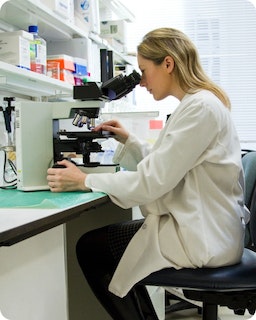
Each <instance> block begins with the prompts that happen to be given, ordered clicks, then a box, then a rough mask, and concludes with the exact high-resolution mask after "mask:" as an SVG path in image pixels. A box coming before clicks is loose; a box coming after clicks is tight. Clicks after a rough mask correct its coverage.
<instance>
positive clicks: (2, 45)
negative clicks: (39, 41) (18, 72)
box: [0, 30, 33, 70]
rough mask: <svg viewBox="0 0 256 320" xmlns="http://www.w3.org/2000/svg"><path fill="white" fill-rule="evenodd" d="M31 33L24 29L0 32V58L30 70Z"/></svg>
mask: <svg viewBox="0 0 256 320" xmlns="http://www.w3.org/2000/svg"><path fill="white" fill-rule="evenodd" d="M31 40H33V35H32V34H31V33H29V32H26V31H24V30H19V31H13V32H1V33H0V60H1V61H4V62H6V63H10V64H12V65H15V66H17V67H20V68H25V69H28V70H30V41H31Z"/></svg>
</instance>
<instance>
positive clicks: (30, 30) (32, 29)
mask: <svg viewBox="0 0 256 320" xmlns="http://www.w3.org/2000/svg"><path fill="white" fill-rule="evenodd" d="M28 32H38V26H29V27H28Z"/></svg>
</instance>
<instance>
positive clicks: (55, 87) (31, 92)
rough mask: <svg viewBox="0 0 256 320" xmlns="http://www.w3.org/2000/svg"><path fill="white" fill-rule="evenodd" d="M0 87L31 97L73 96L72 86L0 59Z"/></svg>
mask: <svg viewBox="0 0 256 320" xmlns="http://www.w3.org/2000/svg"><path fill="white" fill-rule="evenodd" d="M0 89H5V90H7V91H11V92H14V93H20V94H24V95H28V96H31V97H41V96H56V95H57V96H69V97H72V96H73V86H72V85H71V84H69V83H66V82H64V81H60V80H57V79H53V78H50V77H48V76H45V75H43V74H38V73H35V72H32V71H29V70H26V69H21V68H18V67H16V66H13V65H10V64H8V63H5V62H2V61H0Z"/></svg>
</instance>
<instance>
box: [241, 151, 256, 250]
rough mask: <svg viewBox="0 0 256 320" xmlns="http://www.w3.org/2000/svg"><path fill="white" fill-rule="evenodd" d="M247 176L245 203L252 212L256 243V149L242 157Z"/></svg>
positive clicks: (254, 241) (252, 226)
mask: <svg viewBox="0 0 256 320" xmlns="http://www.w3.org/2000/svg"><path fill="white" fill-rule="evenodd" d="M242 164H243V169H244V176H245V205H246V206H247V208H248V209H249V210H250V212H251V218H250V223H249V231H250V242H251V244H252V245H254V244H256V151H251V152H248V153H246V154H245V155H244V156H243V157H242Z"/></svg>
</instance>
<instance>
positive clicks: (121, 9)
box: [99, 0, 135, 22]
mask: <svg viewBox="0 0 256 320" xmlns="http://www.w3.org/2000/svg"><path fill="white" fill-rule="evenodd" d="M99 6H100V10H102V9H107V11H111V12H113V13H114V14H115V15H116V18H117V19H119V20H126V21H127V22H133V21H134V20H135V16H134V14H133V13H132V12H131V11H130V10H128V9H127V8H126V7H125V6H124V5H123V4H122V3H121V2H120V1H118V0H99Z"/></svg>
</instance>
